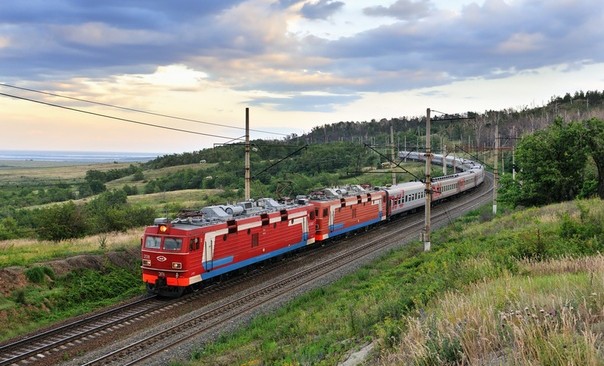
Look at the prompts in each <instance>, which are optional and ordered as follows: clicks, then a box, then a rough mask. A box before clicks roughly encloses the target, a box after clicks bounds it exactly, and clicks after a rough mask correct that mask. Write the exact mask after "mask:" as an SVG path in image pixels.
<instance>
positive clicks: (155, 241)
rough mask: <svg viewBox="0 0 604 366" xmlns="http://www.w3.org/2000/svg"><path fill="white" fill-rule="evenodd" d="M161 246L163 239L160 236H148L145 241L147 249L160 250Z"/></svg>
mask: <svg viewBox="0 0 604 366" xmlns="http://www.w3.org/2000/svg"><path fill="white" fill-rule="evenodd" d="M160 244H161V237H159V236H150V235H149V236H147V238H146V239H145V248H148V249H159V246H160Z"/></svg>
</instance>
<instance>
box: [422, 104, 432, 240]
mask: <svg viewBox="0 0 604 366" xmlns="http://www.w3.org/2000/svg"><path fill="white" fill-rule="evenodd" d="M431 165H432V149H431V146H430V108H428V109H427V110H426V208H425V210H424V211H425V213H426V217H425V222H426V226H425V228H424V252H428V251H430V206H431V204H432V185H431V184H432V182H431V180H432V178H431V177H430V168H431Z"/></svg>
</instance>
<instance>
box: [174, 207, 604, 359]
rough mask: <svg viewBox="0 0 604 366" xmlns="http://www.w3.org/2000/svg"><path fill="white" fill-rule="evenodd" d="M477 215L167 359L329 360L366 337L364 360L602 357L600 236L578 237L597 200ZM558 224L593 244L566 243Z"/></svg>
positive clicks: (596, 218) (592, 219) (603, 238)
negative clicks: (371, 347) (429, 246)
mask: <svg viewBox="0 0 604 366" xmlns="http://www.w3.org/2000/svg"><path fill="white" fill-rule="evenodd" d="M489 209H490V207H486V208H484V209H483V210H485V211H486V210H489ZM483 210H479V211H475V212H472V213H471V214H470V215H468V216H467V217H465V218H463V219H461V220H458V221H456V222H454V223H453V225H450V226H449V227H448V228H445V229H443V230H440V231H438V232H436V233H435V235H434V236H433V245H434V246H433V251H432V252H430V253H423V252H422V244H421V243H414V244H411V245H410V246H408V247H406V248H404V249H401V250H399V251H395V252H392V253H390V254H388V255H387V256H384V257H383V258H381V259H380V260H378V261H376V262H374V263H372V264H369V265H367V266H365V267H364V268H362V269H361V270H360V271H358V272H357V273H355V274H352V275H350V276H347V277H345V278H343V279H341V280H340V281H338V282H336V283H334V284H333V285H330V286H328V287H325V288H321V289H317V290H314V291H311V292H309V293H307V294H305V295H303V296H301V297H299V298H297V299H295V300H293V301H291V302H290V303H288V304H287V305H286V306H284V307H283V308H281V309H278V310H276V311H275V312H274V313H272V314H268V315H263V316H260V317H257V318H256V319H254V320H252V321H251V323H250V324H249V325H248V326H246V327H244V328H243V329H241V330H237V331H235V332H233V333H229V334H225V335H223V336H221V337H220V339H218V340H217V341H216V342H214V343H211V344H209V345H207V346H205V347H203V348H200V349H198V350H197V351H195V352H194V353H193V354H192V355H191V359H190V360H189V361H185V362H183V361H178V362H176V361H175V362H173V364H174V365H181V364H182V365H207V364H212V365H262V364H270V365H308V364H312V365H333V364H338V363H339V362H342V361H343V360H344V359H345V358H346V355H347V354H349V352H351V351H352V350H354V349H356V348H359V347H360V346H362V345H363V344H366V343H368V342H374V343H375V344H376V345H377V347H376V348H375V351H374V354H373V356H372V358H371V360H369V361H367V364H375V363H380V364H383V365H390V364H418V365H441V364H463V363H464V362H466V363H467V364H472V362H474V364H512V365H513V364H518V365H520V364H522V365H525V364H529V365H530V364H533V365H538V364H548V365H549V364H553V365H556V364H558V365H565V364H573V363H574V364H577V365H578V364H586V365H599V364H601V363H600V361H599V360H602V355H600V354H599V353H598V352H600V351H599V348H598V347H600V346H601V345H600V343H599V342H600V341H601V333H602V330H603V329H604V325H603V324H604V323H602V320H604V319H602V316H603V315H604V314H603V313H602V310H601V309H602V308H604V306H603V305H604V283H603V281H602V274H604V273H602V271H601V269H600V267H601V265H600V264H598V265H597V266H596V264H597V263H600V262H604V260H603V259H602V258H601V257H599V256H598V255H597V253H598V251H601V250H602V249H603V248H604V235H603V233H602V231H601V230H600V231H599V232H590V233H589V234H588V235H591V234H594V236H593V237H590V238H587V237H585V238H582V237H581V236H582V235H583V234H585V232H589V230H588V229H589V228H590V227H591V225H592V224H593V223H595V224H596V225H598V226H599V227H601V222H602V221H601V215H602V213H603V212H604V205H602V201H600V200H591V201H582V202H570V203H565V204H560V205H554V206H550V207H546V208H543V209H528V210H526V211H522V212H512V213H509V214H507V215H505V216H500V217H497V218H495V219H493V220H490V221H488V217H487V215H486V214H485V213H484V212H483ZM565 220H567V221H568V222H570V224H571V226H572V225H575V228H576V229H577V230H571V232H573V233H574V232H576V233H577V235H575V236H573V237H572V238H570V239H571V240H572V241H575V242H576V243H581V242H582V243H588V242H589V241H590V240H591V242H592V244H590V245H585V246H582V245H580V244H577V245H575V244H573V245H567V244H568V241H569V238H565V237H564V236H565V235H567V234H565V233H567V232H568V230H567V229H564V225H563V223H564V222H565ZM480 222H482V223H481V224H479V223H480ZM590 230H591V229H590ZM596 268H598V269H596ZM593 294H595V295H593ZM565 306H566V308H565ZM526 308H528V310H526ZM542 308H543V310H544V312H543V313H541V311H540V310H541V309H542ZM571 308H572V310H571ZM565 309H566V310H565ZM518 311H520V312H521V314H522V315H523V316H524V319H525V322H524V323H523V322H521V321H520V318H516V317H515V316H516V313H517V312H518ZM545 313H548V314H550V315H549V316H548V317H549V320H548V321H549V323H546V320H545V318H546V315H545ZM503 314H508V315H506V316H507V318H506V320H507V322H505V323H504V322H503V320H502V316H503ZM512 314H513V316H512V317H510V315H512ZM532 315H535V316H537V318H533V317H532ZM529 319H530V320H529ZM533 319H534V320H533ZM552 319H555V321H553V320H552ZM556 350H558V351H556ZM499 361H501V362H503V363H498V362H499Z"/></svg>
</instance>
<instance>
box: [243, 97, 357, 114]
mask: <svg viewBox="0 0 604 366" xmlns="http://www.w3.org/2000/svg"><path fill="white" fill-rule="evenodd" d="M360 98H361V97H360V96H359V95H345V94H341V95H337V94H324V95H307V94H293V95H290V96H288V97H285V98H275V97H256V98H252V99H251V100H250V101H249V102H248V104H249V105H250V106H264V107H267V106H268V107H270V108H272V109H274V110H277V111H282V112H291V111H306V112H333V111H334V110H335V109H336V107H338V106H342V105H346V104H350V103H353V102H354V101H357V100H359V99H360Z"/></svg>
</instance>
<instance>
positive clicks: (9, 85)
mask: <svg viewBox="0 0 604 366" xmlns="http://www.w3.org/2000/svg"><path fill="white" fill-rule="evenodd" d="M0 86H5V87H7V88H13V89H18V90H23V91H28V92H33V93H39V94H44V95H49V96H53V97H58V98H65V99H71V100H75V101H78V102H85V103H90V104H96V105H101V106H105V107H111V108H116V109H121V110H125V111H130V112H137V113H144V114H149V115H153V116H158V117H165V118H171V119H177V120H181V121H187V122H194V123H201V124H206V125H211V126H217V127H226V128H234V129H238V130H244V128H242V127H236V126H231V125H225V124H220V123H214V122H206V121H200V120H197V119H192V118H185V117H178V116H172V115H168V114H163V113H157V112H150V111H144V110H141V109H135V108H129V107H122V106H118V105H115V104H109V103H102V102H96V101H93V100H88V99H82V98H76V97H69V96H66V95H61V94H56V93H50V92H45V91H41V90H36V89H30V88H24V87H21V86H16V85H11V84H6V83H0ZM250 131H252V132H259V133H266V134H271V135H279V136H287V134H284V133H278V132H272V131H264V130H256V129H251V128H250Z"/></svg>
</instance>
